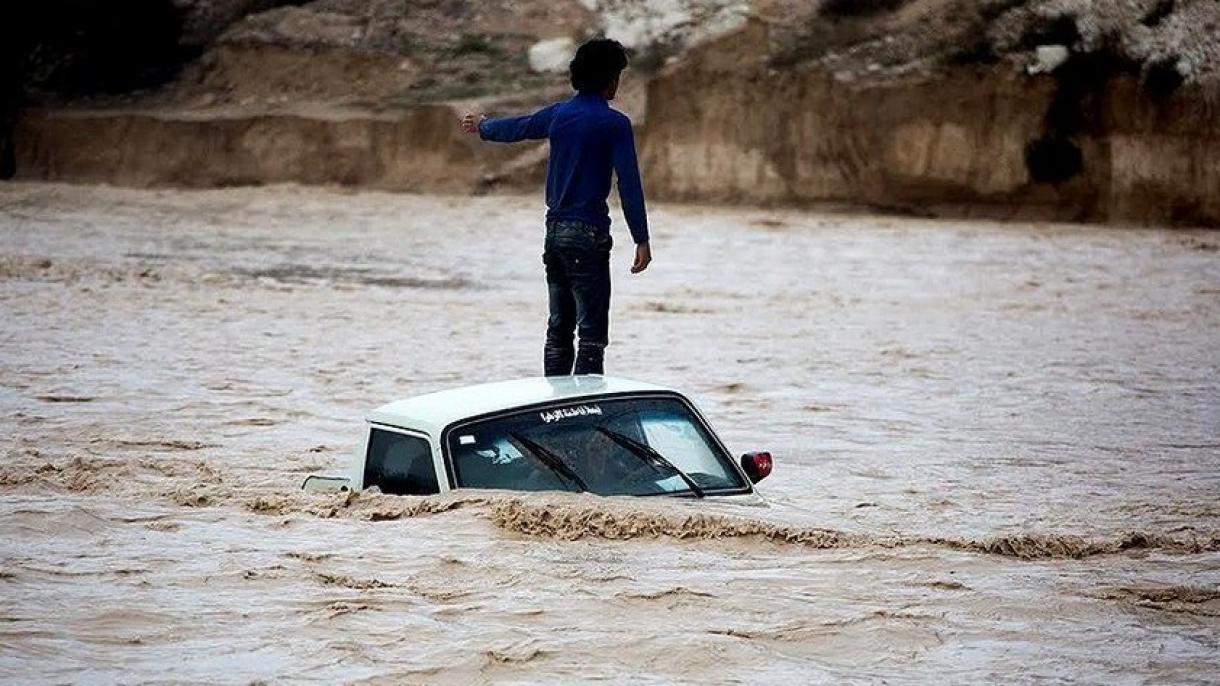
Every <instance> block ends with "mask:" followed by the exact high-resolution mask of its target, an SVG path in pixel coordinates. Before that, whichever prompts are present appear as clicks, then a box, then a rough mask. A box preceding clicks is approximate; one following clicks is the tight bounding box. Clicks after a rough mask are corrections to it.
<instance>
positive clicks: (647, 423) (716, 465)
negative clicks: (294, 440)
mask: <svg viewBox="0 0 1220 686" xmlns="http://www.w3.org/2000/svg"><path fill="white" fill-rule="evenodd" d="M367 419H368V427H367V431H366V433H365V440H364V442H363V445H362V446H361V448H360V450H359V452H358V453H357V455H356V459H355V461H354V463H353V466H352V469H351V471H350V473H349V474H348V475H347V476H329V477H328V476H310V477H308V478H307V479H305V483H304V485H303V488H304V489H305V490H306V491H311V492H335V491H347V490H356V491H359V490H363V489H369V488H373V487H377V488H378V489H380V491H381V492H382V493H392V494H399V495H432V494H436V493H445V492H447V491H452V490H456V489H463V488H492V489H505V490H514V491H574V492H589V493H596V494H599V495H636V496H650V495H673V496H687V497H697V498H702V497H704V496H747V497H748V499H750V500H756V499H757V497H756V496H754V484H755V483H757V482H758V481H760V480H762V479H763V478H765V477H766V476H767V475H768V474H770V473H771V465H772V460H771V455H770V453H765V452H754V453H746V454H745V455H743V456H742V457H741V459H740V460H739V461H737V460H734V459H732V457H731V456H730V454H729V452H728V451H727V450H726V449H725V447H724V444H723V443H721V441H720V438H719V437H718V436H716V432H715V431H713V430H712V427H711V426H710V425H709V424H708V423H707V420H706V419H705V418H704V417H703V414H702V413H700V412H699V410H698V409H697V408H696V407H695V406H694V404H693V403H691V401H690V400H688V399H687V398H686V397H685V396H684V395H682V394H681V393H679V392H677V391H674V390H672V389H668V388H663V387H661V386H654V385H652V384H646V383H641V382H638V381H629V380H627V379H618V378H613V377H608V376H566V377H552V378H534V379H521V380H518V381H505V382H500V383H491V384H483V385H479V386H469V387H466V388H458V389H453V390H448V391H441V392H439V393H431V394H428V395H421V396H417V397H414V398H409V399H407V400H400V401H398V402H394V403H390V404H388V405H384V406H382V407H379V408H377V409H376V410H373V411H372V412H371V413H370V414H369V415H368V418H367Z"/></svg>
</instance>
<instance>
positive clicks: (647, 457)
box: [593, 426, 703, 498]
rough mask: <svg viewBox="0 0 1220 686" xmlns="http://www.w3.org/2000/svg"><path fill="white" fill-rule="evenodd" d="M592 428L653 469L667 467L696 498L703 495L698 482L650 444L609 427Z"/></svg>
mask: <svg viewBox="0 0 1220 686" xmlns="http://www.w3.org/2000/svg"><path fill="white" fill-rule="evenodd" d="M593 428H594V429H596V430H597V431H599V432H601V434H602V435H603V436H605V437H606V438H609V439H610V440H612V441H614V442H615V443H618V444H619V445H621V446H623V447H624V448H626V449H627V451H628V452H630V453H631V454H632V455H635V456H636V457H638V458H640V459H641V460H643V461H644V462H645V463H646V464H648V465H651V466H652V467H653V468H654V469H668V470H669V471H670V472H672V473H674V474H676V475H678V476H679V477H681V478H682V480H683V481H685V482H686V485H687V486H688V487H689V488H690V492H691V493H694V494H695V497H696V498H702V497H703V489H702V488H700V487H699V484H697V483H695V480H694V479H692V478H690V477H689V476H687V475H686V472H684V471H682V470H681V469H678V468H677V467H675V466H674V463H672V462H670V461H669V460H667V459H665V456H664V455H662V454H661V453H658V452H657V451H656V449H655V448H653V447H652V446H650V445H648V444H647V443H641V442H639V441H637V440H635V439H634V438H632V437H630V436H627V435H624V434H621V433H619V432H617V431H611V430H610V429H607V428H605V427H602V426H595V427H593Z"/></svg>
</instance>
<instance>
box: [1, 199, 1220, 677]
mask: <svg viewBox="0 0 1220 686" xmlns="http://www.w3.org/2000/svg"><path fill="white" fill-rule="evenodd" d="M540 215H541V203H540V200H539V199H538V198H536V197H510V198H503V197H482V198H473V199H472V198H445V197H419V196H407V195H385V194H378V193H346V192H341V191H336V190H315V189H304V188H294V187H286V188H263V189H248V190H247V189H231V190H221V191H206V192H177V191H174V192H170V191H129V190H114V189H104V188H85V187H71V186H58V185H41V184H16V185H5V186H0V450H2V455H3V457H2V460H3V461H2V463H0V680H3V681H5V682H13V683H34V682H68V681H72V682H145V681H156V682H162V683H174V682H200V681H206V682H221V683H249V682H252V681H260V680H265V681H297V680H310V681H319V682H336V681H352V682H364V681H369V682H385V683H423V682H427V683H454V684H468V683H478V682H483V681H498V682H520V683H526V682H528V683H538V682H551V683H571V682H574V681H586V680H588V681H593V680H602V681H611V682H622V683H658V684H661V683H664V684H670V683H680V682H696V681H699V682H754V683H818V682H827V683H844V682H863V683H876V682H879V681H883V680H884V681H887V682H891V683H894V682H926V681H933V680H935V681H938V682H944V683H982V682H988V681H991V682H1013V681H1015V682H1025V681H1031V682H1034V681H1037V682H1043V681H1050V682H1065V681H1084V682H1096V683H1107V684H1116V683H1148V682H1154V683H1207V682H1211V683H1215V681H1216V679H1217V675H1220V252H1218V249H1220V235H1218V234H1217V233H1214V232H1202V231H1198V232H1190V231H1161V230H1144V229H1116V228H1102V227H1067V226H1048V225H1031V224H993V223H988V222H983V221H956V222H949V221H934V220H921V219H902V218H881V217H870V216H854V215H840V214H818V213H812V212H797V211H773V210H748V209H742V210H735V209H709V208H696V207H685V206H660V207H657V208H654V212H653V217H652V223H653V226H654V233H655V241H654V243H655V247H654V255H655V258H656V261H655V262H654V264H653V267H652V268H651V269H650V270H649V271H648V272H647V273H646V274H644V275H641V276H637V277H632V276H630V275H629V274H628V273H627V270H628V266H629V262H630V247H629V246H628V243H629V241H628V240H627V238H626V233H625V231H621V230H619V229H617V228H616V236H615V237H616V240H617V241H618V243H619V245H618V246H617V247H616V248H615V252H614V256H613V259H614V277H615V284H614V285H615V294H614V311H613V320H612V339H613V343H612V345H611V347H610V348H609V350H608V368H609V370H610V371H611V372H612V373H615V374H618V375H623V376H628V377H636V378H640V379H643V380H648V381H655V382H660V383H664V384H669V385H673V386H676V387H679V388H681V389H684V390H686V391H688V392H690V393H691V394H692V396H693V397H694V398H695V399H696V401H698V402H699V403H700V404H701V405H702V406H703V407H704V409H705V411H706V412H707V414H708V415H709V417H710V419H711V420H712V421H713V423H714V424H715V426H716V427H717V428H718V429H719V430H720V432H721V433H722V435H723V437H724V439H725V441H726V443H727V444H728V445H729V447H730V448H731V449H732V450H734V451H735V452H737V453H740V452H744V451H747V450H752V449H769V450H771V451H772V452H773V453H774V454H775V456H776V469H775V472H774V474H773V475H772V476H771V477H770V478H769V479H768V480H766V481H764V482H763V483H762V484H761V485H760V488H759V490H760V492H761V493H762V494H763V495H764V496H765V497H766V499H767V500H768V501H769V503H770V506H769V507H743V506H731V505H725V504H722V503H714V502H710V500H711V499H709V500H708V501H703V502H695V501H691V500H686V499H665V500H659V499H603V498H597V497H593V496H575V495H558V494H557V495H527V494H508V493H496V492H482V493H478V492H476V493H472V494H470V495H466V496H463V497H438V498H424V499H421V498H397V497H392V496H382V495H361V496H358V497H344V496H341V495H334V496H322V495H318V496H305V495H303V494H300V493H299V492H298V491H297V490H296V489H297V488H298V487H299V485H300V483H301V480H302V478H303V477H304V476H305V475H306V474H307V473H309V472H313V471H338V470H340V469H341V468H343V467H344V466H345V465H346V464H347V462H348V461H349V459H350V458H349V456H350V455H351V454H352V452H353V451H354V450H355V448H356V447H357V446H358V444H359V442H360V439H361V428H362V422H363V415H364V413H365V412H366V411H367V410H369V409H371V408H373V407H375V406H377V405H379V404H381V403H383V402H386V401H388V400H391V399H395V398H400V397H404V396H409V395H413V394H418V393H423V392H427V391H433V390H437V389H442V388H448V387H452V386H458V385H465V384H470V383H477V382H483V381H490V380H498V379H503V378H510V377H520V376H529V375H534V374H536V373H537V372H538V371H539V368H540V366H541V342H542V332H543V325H544V318H545V312H546V303H545V289H544V287H543V282H542V278H543V277H542V262H541V259H540V253H541V240H542V229H541V222H540ZM616 216H617V215H616Z"/></svg>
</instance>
